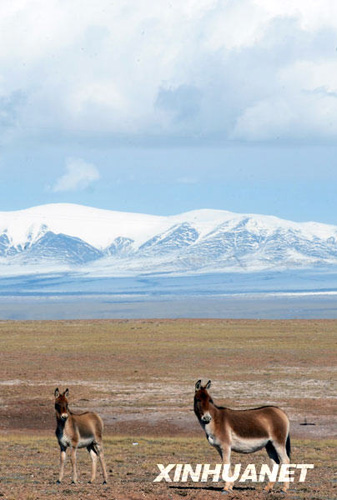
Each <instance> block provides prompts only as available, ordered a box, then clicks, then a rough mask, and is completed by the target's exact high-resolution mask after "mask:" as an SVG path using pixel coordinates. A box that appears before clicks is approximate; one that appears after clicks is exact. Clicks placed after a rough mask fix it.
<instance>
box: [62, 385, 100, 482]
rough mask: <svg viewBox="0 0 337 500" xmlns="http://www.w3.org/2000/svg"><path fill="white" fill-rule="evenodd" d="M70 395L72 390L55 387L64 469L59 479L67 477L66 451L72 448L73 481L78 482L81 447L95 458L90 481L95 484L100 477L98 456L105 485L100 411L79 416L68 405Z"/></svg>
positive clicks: (92, 458)
mask: <svg viewBox="0 0 337 500" xmlns="http://www.w3.org/2000/svg"><path fill="white" fill-rule="evenodd" d="M68 396H69V389H66V390H65V391H64V392H63V393H62V394H61V393H60V391H59V390H58V389H55V412H56V422H57V427H56V437H57V440H58V443H59V445H60V449H61V457H60V461H61V468H60V476H59V479H58V481H57V482H58V483H60V482H61V481H62V479H63V473H64V463H65V459H66V451H67V448H69V447H70V448H71V464H72V468H73V479H72V482H73V483H76V482H77V471H76V451H77V448H87V450H88V452H89V454H90V457H91V460H92V466H91V479H90V481H89V482H90V483H92V482H93V481H94V480H95V478H96V465H97V456H98V457H99V460H100V463H101V466H102V471H103V478H104V481H103V484H105V483H106V482H107V475H106V469H105V463H104V454H103V444H102V434H103V421H102V419H101V417H100V416H99V415H97V413H93V412H85V413H81V414H79V415H76V414H74V413H72V412H71V411H70V410H69V407H68V399H67V398H68Z"/></svg>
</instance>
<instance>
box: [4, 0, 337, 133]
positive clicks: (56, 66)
mask: <svg viewBox="0 0 337 500" xmlns="http://www.w3.org/2000/svg"><path fill="white" fill-rule="evenodd" d="M336 30H337V4H335V3H334V2H332V1H331V0H321V1H320V2H317V1H316V0H305V1H304V0H284V1H282V2H281V1H279V0H235V2H234V1H227V0H186V1H185V2H180V1H178V0H173V1H172V2H167V1H166V0H157V2H153V1H152V0H144V1H142V2H135V1H134V0H124V1H123V2H111V1H110V0H97V1H96V2H92V0H67V1H62V0H49V1H48V2H45V1H44V0H35V1H34V2H29V1H27V0H17V1H16V2H13V1H12V0H3V1H2V2H1V4H0V33H1V36H0V116H1V114H2V110H1V102H7V101H8V99H9V98H10V96H11V95H16V94H15V93H17V92H20V93H21V95H24V96H25V101H24V102H23V103H22V104H21V105H20V108H19V109H18V110H17V111H16V114H15V120H16V121H15V124H14V123H13V122H12V123H11V124H10V126H11V138H14V139H13V140H15V134H14V133H13V129H16V132H17V134H18V135H19V136H22V135H33V136H34V139H35V140H41V141H42V140H45V137H46V135H47V136H49V137H50V136H52V137H55V136H58V137H61V138H62V137H64V136H65V135H66V136H67V137H68V138H70V139H71V138H75V137H76V136H78V135H81V136H83V135H85V136H86V137H88V138H90V139H91V140H93V141H95V140H96V139H97V137H99V138H102V137H104V138H106V140H112V139H114V140H116V141H118V140H120V138H126V139H129V138H133V137H150V138H152V139H151V140H152V141H154V142H155V141H156V140H158V138H159V139H160V140H162V139H161V138H164V140H165V138H167V137H173V138H174V137H179V138H181V139H182V140H183V141H184V140H186V141H188V140H189V139H191V138H192V139H197V140H200V141H202V140H204V141H205V140H206V141H207V140H208V139H210V138H213V140H214V137H216V138H217V139H216V140H217V141H219V142H222V141H223V140H228V139H231V138H232V139H240V140H257V141H258V140H274V139H275V134H276V135H280V134H281V136H282V137H283V138H288V137H290V136H292V134H293V127H294V125H296V136H297V137H299V138H301V139H302V140H303V139H306V138H308V137H309V135H310V139H312V137H313V135H315V134H316V133H317V136H318V137H319V138H321V137H325V136H326V137H328V138H331V137H335V134H337V131H335V129H334V127H332V128H331V127H330V128H329V126H328V123H329V122H330V120H331V113H330V116H329V117H327V118H326V120H325V119H324V116H323V115H322V112H321V111H320V105H321V103H322V100H321V96H320V95H319V93H317V92H316V91H315V89H316V88H322V89H326V90H328V91H329V92H334V91H335V88H336V83H335V82H336V76H335V75H336V71H335V67H336V40H335V33H336ZM302 69H303V71H304V73H303V74H302V73H301V71H302ZM304 74H305V75H306V77H308V79H309V80H308V79H307V78H306V77H304V76H303V75H304ZM308 90H309V91H315V92H316V93H315V92H313V94H312V95H311V97H310V99H309V98H308V96H305V95H304V94H305V92H307V91H308ZM1 98H2V100H1ZM333 99H334V97H333V95H330V103H331V104H332V110H333V113H334V110H335V105H334V104H333ZM306 106H310V108H311V109H310V110H306V109H305V107H306ZM275 111H276V112H275ZM308 120H310V123H308ZM5 126H7V125H6V124H5ZM8 126H9V125H8Z"/></svg>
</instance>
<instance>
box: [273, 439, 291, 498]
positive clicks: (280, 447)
mask: <svg viewBox="0 0 337 500" xmlns="http://www.w3.org/2000/svg"><path fill="white" fill-rule="evenodd" d="M274 446H275V449H276V451H277V454H278V456H279V459H280V462H281V464H289V463H290V460H289V457H288V454H287V450H286V445H285V443H284V444H279V443H274ZM288 490H289V481H285V482H284V483H283V488H282V491H284V492H287V491H288Z"/></svg>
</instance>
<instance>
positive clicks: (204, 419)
mask: <svg viewBox="0 0 337 500" xmlns="http://www.w3.org/2000/svg"><path fill="white" fill-rule="evenodd" d="M201 420H202V421H203V422H205V424H209V422H210V421H211V420H212V417H211V415H207V414H205V415H203V416H202V417H201Z"/></svg>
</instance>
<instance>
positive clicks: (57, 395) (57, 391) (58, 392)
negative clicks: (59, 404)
mask: <svg viewBox="0 0 337 500" xmlns="http://www.w3.org/2000/svg"><path fill="white" fill-rule="evenodd" d="M59 395H60V391H59V390H58V388H57V389H55V392H54V396H55V398H58V397H59Z"/></svg>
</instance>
